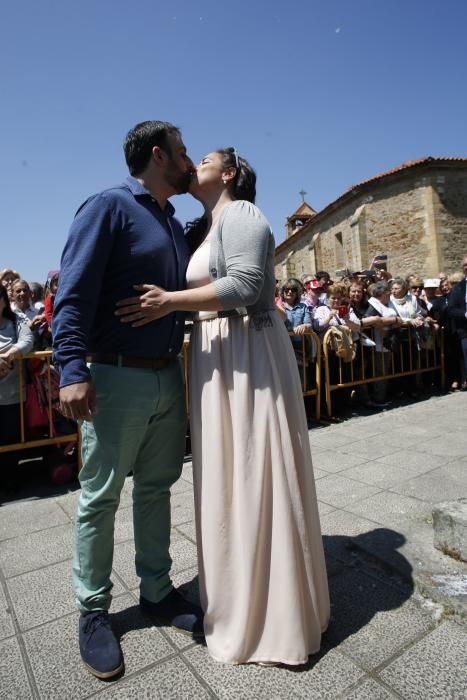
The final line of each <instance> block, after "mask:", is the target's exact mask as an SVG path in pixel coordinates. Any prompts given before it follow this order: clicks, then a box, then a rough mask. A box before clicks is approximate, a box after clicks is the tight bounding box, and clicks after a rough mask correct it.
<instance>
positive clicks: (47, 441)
mask: <svg viewBox="0 0 467 700" xmlns="http://www.w3.org/2000/svg"><path fill="white" fill-rule="evenodd" d="M30 359H38V360H42V361H45V363H46V366H47V370H46V371H47V392H46V394H47V399H48V407H47V408H48V426H44V432H45V433H46V436H45V437H41V438H39V439H28V436H27V434H26V420H25V402H23V401H20V432H21V440H20V442H16V443H12V444H9V445H0V454H2V453H4V452H13V451H20V450H27V449H31V448H33V447H44V446H46V445H61V444H68V443H70V442H76V443H77V446H78V445H79V432H78V430H76V431H75V432H73V433H69V434H67V435H55V434H54V433H55V428H54V420H53V407H52V394H53V391H52V381H51V372H52V371H53V370H52V369H51V363H52V351H51V350H43V351H41V352H31V353H28V354H27V355H22V356H21V357H18V358H16V359H15V362H17V363H18V388H19V396H20V398H21V397H22V396H23V393H24V391H25V387H26V372H25V362H26V361H27V360H30ZM77 452H78V461H79V449H78V450H77Z"/></svg>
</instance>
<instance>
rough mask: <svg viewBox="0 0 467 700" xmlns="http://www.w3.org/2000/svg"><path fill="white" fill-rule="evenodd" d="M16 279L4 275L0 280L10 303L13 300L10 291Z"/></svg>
mask: <svg viewBox="0 0 467 700" xmlns="http://www.w3.org/2000/svg"><path fill="white" fill-rule="evenodd" d="M17 279H18V277H17V276H15V275H13V274H10V273H9V274H8V275H5V277H3V279H2V285H3V286H4V287H5V289H6V290H7V292H8V298H9V299H10V301H12V300H13V289H12V288H13V283H14V282H16V280H17Z"/></svg>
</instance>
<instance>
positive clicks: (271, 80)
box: [0, 0, 467, 281]
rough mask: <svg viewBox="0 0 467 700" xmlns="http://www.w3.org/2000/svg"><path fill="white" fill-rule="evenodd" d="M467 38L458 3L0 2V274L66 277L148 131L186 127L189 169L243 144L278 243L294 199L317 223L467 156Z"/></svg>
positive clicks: (188, 206) (188, 213)
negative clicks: (142, 131)
mask: <svg viewBox="0 0 467 700" xmlns="http://www.w3.org/2000/svg"><path fill="white" fill-rule="evenodd" d="M466 26H467V2H465V0H444V2H443V3H441V2H439V1H437V2H435V1H434V0H354V1H352V2H351V1H350V0H319V1H318V0H308V1H306V0H287V2H274V0H269V1H266V0H249V1H247V0H237V1H236V2H225V0H224V1H222V0H217V1H215V0H171V1H170V2H164V3H162V2H157V1H156V0H152V1H151V0H132V1H131V2H128V0H125V1H124V0H79V1H77V0H73V1H72V0H16V2H15V3H13V2H9V3H7V2H6V1H5V2H2V3H1V7H0V78H1V83H0V84H1V102H2V105H1V109H0V119H1V129H0V153H1V163H2V167H1V169H0V193H1V195H0V196H1V200H0V205H1V209H0V211H1V223H0V232H1V233H0V235H1V242H2V245H1V252H0V268H3V267H14V268H16V269H18V271H19V272H20V273H21V274H22V275H23V276H24V277H25V278H26V279H28V280H29V281H33V280H39V281H40V280H42V279H44V278H45V274H46V272H47V270H48V269H51V268H55V267H56V266H58V263H59V259H60V254H61V250H62V248H63V244H64V241H65V238H66V235H67V231H68V228H69V225H70V222H71V220H72V218H73V215H74V212H75V211H76V209H77V207H78V206H79V205H80V203H81V202H82V201H83V200H84V199H85V198H86V197H87V196H88V195H90V194H92V193H94V192H96V191H98V190H100V189H102V188H105V187H107V186H110V185H112V184H115V183H118V182H120V181H121V180H122V179H123V178H124V177H125V176H126V167H125V162H124V159H123V151H122V141H123V139H124V136H125V134H126V132H127V131H128V129H129V128H131V127H132V126H133V125H134V124H136V123H137V122H139V121H142V120H144V119H164V120H168V121H171V122H173V123H175V124H177V125H178V126H180V127H181V129H182V131H183V136H184V140H185V143H186V144H187V147H188V150H189V153H190V155H191V156H192V158H193V159H194V160H195V162H196V161H197V160H199V159H200V158H201V156H202V155H203V154H204V153H205V152H207V151H209V150H212V149H215V148H218V147H222V146H236V147H237V148H238V149H239V151H240V153H241V154H242V155H244V156H245V157H246V158H247V159H248V160H250V162H251V163H252V165H253V166H254V167H255V169H256V170H257V173H258V188H257V189H258V199H257V203H258V205H259V206H260V207H261V208H262V209H263V211H264V213H265V214H266V216H267V217H268V219H269V221H270V222H271V225H272V227H273V230H274V233H275V236H276V241H277V242H280V241H281V240H283V238H284V221H285V218H286V216H287V215H289V214H291V213H292V212H293V211H294V210H295V209H296V207H297V206H298V205H299V202H300V196H299V194H298V193H299V191H300V190H301V189H302V188H304V189H305V190H306V192H307V193H308V194H307V195H306V199H307V201H308V202H309V203H310V204H311V205H312V206H313V207H314V208H315V209H318V210H319V209H321V208H323V207H324V206H325V205H326V204H328V203H329V202H330V201H332V200H333V199H335V198H336V197H337V196H339V195H340V194H342V192H344V191H345V190H346V189H347V188H348V187H349V186H351V185H352V184H355V183H357V182H358V181H360V180H362V179H365V178H367V177H371V176H372V175H374V174H376V173H378V172H381V171H383V170H386V169H388V168H391V167H393V166H395V165H397V164H399V163H402V162H403V161H406V160H409V159H412V158H419V157H422V156H426V155H437V156H442V155H446V156H455V155H458V156H467V128H466V125H467V90H466V74H467V70H466V69H467V42H466V39H465V28H466ZM172 201H173V203H174V205H175V206H176V209H177V214H178V216H179V217H180V219H181V220H182V221H185V220H187V219H190V218H193V217H194V216H196V215H197V214H198V213H199V205H198V203H196V202H194V201H193V200H191V199H190V198H189V197H188V196H187V195H185V196H182V197H176V198H174V199H173V200H172Z"/></svg>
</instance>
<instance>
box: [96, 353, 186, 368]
mask: <svg viewBox="0 0 467 700" xmlns="http://www.w3.org/2000/svg"><path fill="white" fill-rule="evenodd" d="M175 360H176V358H175V357H159V358H157V357H156V358H152V357H133V356H131V355H116V354H114V353H105V352H94V353H90V354H89V355H86V362H97V363H98V364H101V365H114V366H115V367H133V368H134V369H164V367H168V366H169V365H170V364H171V363H172V362H174V361H175Z"/></svg>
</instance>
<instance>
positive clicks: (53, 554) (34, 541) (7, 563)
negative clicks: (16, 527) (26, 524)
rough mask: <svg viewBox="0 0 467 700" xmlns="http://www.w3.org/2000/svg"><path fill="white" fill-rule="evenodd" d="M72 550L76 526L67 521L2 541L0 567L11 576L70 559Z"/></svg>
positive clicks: (7, 575)
mask: <svg viewBox="0 0 467 700" xmlns="http://www.w3.org/2000/svg"><path fill="white" fill-rule="evenodd" d="M72 551H73V526H72V524H71V523H70V522H68V523H67V524H66V525H57V526H56V527H49V528H47V529H46V530H39V531H38V532H31V533H29V534H27V535H21V536H18V537H14V538H11V539H9V540H4V541H3V542H0V561H1V567H2V569H3V573H4V575H5V576H6V577H7V578H9V577H11V576H17V575H18V574H23V573H26V572H27V571H34V569H37V568H39V567H42V566H46V565H48V564H55V563H56V562H59V561H63V560H66V559H69V558H70V557H71V555H72Z"/></svg>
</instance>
